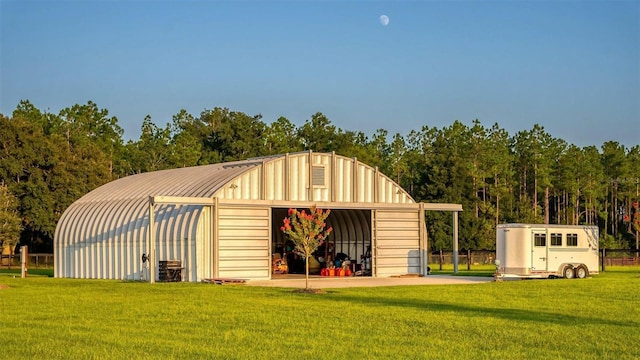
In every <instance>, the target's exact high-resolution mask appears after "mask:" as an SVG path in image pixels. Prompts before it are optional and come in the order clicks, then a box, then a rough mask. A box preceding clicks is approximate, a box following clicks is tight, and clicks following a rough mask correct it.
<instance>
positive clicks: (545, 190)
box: [544, 186, 551, 225]
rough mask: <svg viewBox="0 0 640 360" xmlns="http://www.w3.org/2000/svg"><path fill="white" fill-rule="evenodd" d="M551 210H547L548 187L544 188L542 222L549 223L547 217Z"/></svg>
mask: <svg viewBox="0 0 640 360" xmlns="http://www.w3.org/2000/svg"><path fill="white" fill-rule="evenodd" d="M550 213H551V211H549V187H548V186H547V187H546V188H544V223H545V224H547V225H549V218H550V215H551V214H550Z"/></svg>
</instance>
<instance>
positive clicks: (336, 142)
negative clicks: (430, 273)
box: [0, 100, 640, 252]
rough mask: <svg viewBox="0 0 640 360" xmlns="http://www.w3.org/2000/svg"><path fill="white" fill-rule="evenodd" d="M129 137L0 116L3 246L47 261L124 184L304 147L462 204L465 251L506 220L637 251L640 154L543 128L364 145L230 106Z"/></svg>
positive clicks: (442, 133)
mask: <svg viewBox="0 0 640 360" xmlns="http://www.w3.org/2000/svg"><path fill="white" fill-rule="evenodd" d="M123 134H124V132H123V130H122V128H121V127H120V125H119V124H118V119H117V118H116V117H113V116H109V112H108V110H106V109H101V108H99V107H98V106H97V105H96V104H95V103H93V102H91V101H89V102H87V103H86V104H82V105H80V104H76V105H73V106H71V107H67V108H65V109H62V110H61V111H60V112H59V113H58V114H54V113H50V112H46V111H45V112H43V111H41V110H39V109H38V108H36V107H35V106H34V105H33V104H31V102H29V101H27V100H23V101H21V102H20V103H19V104H18V105H17V107H16V109H15V110H14V111H13V113H12V114H11V115H10V116H8V115H4V114H0V242H1V243H0V247H1V246H2V245H6V244H15V243H17V242H19V243H20V244H22V245H29V246H30V249H31V252H34V251H35V252H51V251H52V250H53V248H52V242H53V236H54V232H55V227H56V223H57V221H58V219H59V218H60V216H61V215H62V213H63V212H64V210H65V209H66V208H67V207H68V206H69V205H71V204H72V203H73V202H74V201H75V200H77V199H79V198H80V197H81V196H83V195H84V194H86V193H88V192H89V191H91V190H93V189H95V188H97V187H99V186H100V185H103V184H105V183H107V182H109V181H112V180H115V179H118V178H121V177H125V176H128V175H132V174H137V173H143V172H148V171H155V170H162V169H169V168H177V167H186V166H195V165H204V164H212V163H220V162H227V161H234V160H242V159H247V158H251V157H258V156H265V155H274V154H284V153H287V152H297V151H304V150H313V151H317V152H332V151H335V152H336V153H337V154H340V155H343V156H347V157H356V158H357V159H358V160H360V161H362V162H364V163H366V164H368V165H371V166H376V167H378V168H379V169H380V171H382V172H383V173H384V174H386V175H388V176H390V177H391V178H392V179H393V180H394V181H396V182H397V183H398V184H400V185H401V186H402V187H403V188H404V189H406V191H407V192H408V193H409V194H410V195H411V196H412V197H413V198H414V199H415V200H416V201H424V202H450V203H460V204H462V205H463V208H464V211H463V212H462V213H461V214H460V231H459V238H460V247H461V248H463V249H494V248H495V228H496V225H497V224H499V223H507V222H522V223H552V224H553V223H555V224H589V225H597V226H599V228H600V233H601V239H600V242H601V247H606V248H637V247H638V230H640V229H639V228H640V224H638V221H637V219H638V218H639V216H637V212H638V206H637V204H638V201H639V200H640V145H634V146H633V147H631V148H627V147H625V146H624V145H621V144H619V143H618V142H616V141H607V142H605V143H604V144H602V145H601V146H600V147H597V146H595V145H594V146H586V147H578V146H575V145H573V144H568V143H567V142H566V141H564V140H562V139H558V138H555V137H553V136H552V135H551V134H549V133H547V132H546V131H545V130H544V128H543V127H542V126H540V125H534V126H533V128H532V129H529V130H522V131H519V132H517V133H515V134H509V133H508V132H507V131H506V130H505V129H503V128H501V127H500V126H499V125H498V124H494V125H492V126H490V127H486V126H485V125H483V124H482V123H481V122H480V121H479V120H475V121H473V122H472V124H470V125H465V124H464V123H462V122H460V121H457V120H456V121H454V122H453V123H452V124H451V125H450V126H447V127H443V128H435V127H430V126H428V125H424V126H423V127H422V128H421V129H417V130H412V131H411V132H409V133H408V134H407V135H404V136H403V135H401V134H398V133H396V134H394V135H390V134H389V133H388V131H387V130H384V129H379V130H377V131H376V132H375V133H374V134H372V135H370V136H369V135H367V134H364V133H363V132H361V131H353V130H343V129H340V128H338V127H336V126H335V125H334V124H332V123H331V121H330V120H329V119H328V118H327V117H326V116H325V115H324V114H322V113H316V114H313V115H312V116H311V117H310V119H307V120H305V121H304V123H303V124H302V125H301V126H296V125H295V124H293V123H292V122H291V121H290V120H289V119H287V118H284V117H280V118H278V119H277V120H275V121H273V122H271V123H265V122H264V121H263V119H262V116H261V115H253V116H252V115H248V114H245V113H243V112H239V111H231V110H229V109H228V108H222V107H215V108H213V109H205V110H203V111H202V112H201V113H200V114H198V115H192V114H190V113H189V112H187V111H186V110H180V111H179V112H178V113H176V114H175V115H174V116H173V118H172V120H171V121H170V122H167V123H166V124H164V125H158V124H156V123H154V121H153V120H152V118H151V117H150V116H146V117H145V118H144V120H143V121H142V126H141V134H140V137H139V139H137V140H128V141H125V140H124V139H123ZM634 205H635V206H634ZM634 219H636V221H635V223H634ZM451 222H452V219H451V218H450V214H445V213H428V214H427V224H428V230H429V243H430V245H431V247H432V248H433V249H434V250H437V249H449V248H451V233H450V232H451Z"/></svg>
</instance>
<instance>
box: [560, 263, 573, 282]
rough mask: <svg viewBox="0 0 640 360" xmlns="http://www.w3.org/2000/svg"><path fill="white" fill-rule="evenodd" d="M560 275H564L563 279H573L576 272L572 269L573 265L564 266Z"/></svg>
mask: <svg viewBox="0 0 640 360" xmlns="http://www.w3.org/2000/svg"><path fill="white" fill-rule="evenodd" d="M562 276H564V278H565V279H573V278H574V277H575V276H576V272H575V270H574V269H573V266H571V265H567V266H565V267H564V269H562Z"/></svg>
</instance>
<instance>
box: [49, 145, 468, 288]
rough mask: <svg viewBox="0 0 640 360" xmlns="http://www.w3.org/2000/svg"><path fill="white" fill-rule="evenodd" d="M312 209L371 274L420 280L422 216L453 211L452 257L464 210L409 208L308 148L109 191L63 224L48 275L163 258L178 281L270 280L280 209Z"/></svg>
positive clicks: (73, 209) (113, 270)
mask: <svg viewBox="0 0 640 360" xmlns="http://www.w3.org/2000/svg"><path fill="white" fill-rule="evenodd" d="M311 205H316V206H317V207H319V208H323V209H331V211H332V213H331V215H330V216H329V218H328V219H327V223H328V225H329V226H332V227H333V228H334V231H333V232H332V234H331V235H330V237H329V238H328V239H327V240H328V242H330V243H331V244H332V246H334V247H335V248H336V249H338V248H339V251H340V252H342V253H346V254H347V255H348V256H349V257H350V258H351V259H354V260H355V261H356V262H357V261H358V260H359V259H362V258H364V257H365V256H370V263H369V264H370V276H374V277H375V276H377V277H388V276H396V275H405V274H419V275H425V274H426V269H427V263H426V260H427V256H426V254H427V250H428V245H427V232H426V225H425V216H424V212H425V211H447V212H449V211H450V212H452V213H453V236H454V239H453V240H454V251H455V250H457V240H458V239H457V217H458V212H460V211H462V206H461V205H459V204H432V203H416V202H415V201H414V199H413V198H412V197H411V196H410V195H409V194H408V193H407V192H406V191H405V190H404V189H402V188H401V187H400V186H399V185H398V184H396V183H395V182H394V181H393V180H391V179H390V178H389V177H387V176H385V175H384V174H382V173H381V172H380V171H379V170H378V169H377V168H374V167H371V166H368V165H366V164H363V163H361V162H359V161H358V160H357V159H355V158H347V157H344V156H340V155H336V154H335V153H315V152H311V151H309V152H301V153H292V154H284V155H276V156H268V157H263V158H254V159H249V160H243V161H235V162H229V163H222V164H212V165H203V166H195V167H187V168H179V169H170V170H161V171H154V172H149V173H143V174H136V175H131V176H128V177H125V178H122V179H118V180H115V181H112V182H110V183H108V184H105V185H103V186H101V187H99V188H97V189H95V190H93V191H91V192H90V193H88V194H86V195H85V196H83V197H82V198H80V199H79V200H77V201H76V202H74V203H73V204H72V205H71V206H70V207H69V208H68V209H67V210H66V211H65V212H64V214H63V215H62V217H61V218H60V221H59V222H58V225H57V227H56V232H55V236H54V263H55V276H56V277H67V278H99V279H122V280H147V281H151V282H154V281H155V280H156V279H158V278H159V276H160V277H162V276H163V275H164V274H160V273H159V272H158V264H159V263H160V261H164V263H162V264H164V265H165V266H166V264H167V263H170V264H180V266H176V269H172V271H179V272H180V275H181V276H179V277H178V278H179V279H180V280H181V281H201V280H203V279H208V278H218V277H222V278H242V279H271V278H272V275H273V274H272V260H273V259H272V256H273V254H274V252H275V251H276V249H277V248H280V247H281V246H282V244H284V242H285V239H284V238H283V234H282V232H281V231H280V230H279V228H280V226H281V224H282V220H283V219H284V217H285V216H286V213H287V210H288V209H289V208H298V209H304V208H308V207H310V206H311ZM336 249H334V250H336ZM143 255H144V259H143ZM147 259H149V260H150V261H143V260H147ZM165 270H166V269H165Z"/></svg>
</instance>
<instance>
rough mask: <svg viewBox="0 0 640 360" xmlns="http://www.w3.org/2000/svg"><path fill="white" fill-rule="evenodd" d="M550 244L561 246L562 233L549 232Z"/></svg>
mask: <svg viewBox="0 0 640 360" xmlns="http://www.w3.org/2000/svg"><path fill="white" fill-rule="evenodd" d="M551 246H562V234H551Z"/></svg>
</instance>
